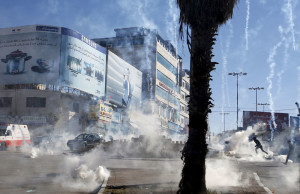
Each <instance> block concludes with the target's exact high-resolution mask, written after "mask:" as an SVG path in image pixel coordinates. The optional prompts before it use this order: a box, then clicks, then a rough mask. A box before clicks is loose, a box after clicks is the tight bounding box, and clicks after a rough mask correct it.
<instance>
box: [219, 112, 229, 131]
mask: <svg viewBox="0 0 300 194" xmlns="http://www.w3.org/2000/svg"><path fill="white" fill-rule="evenodd" d="M220 115H223V120H224V132H225V115H229V113H228V112H222V113H220Z"/></svg>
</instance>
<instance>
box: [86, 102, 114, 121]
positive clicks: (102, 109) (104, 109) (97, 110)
mask: <svg viewBox="0 0 300 194" xmlns="http://www.w3.org/2000/svg"><path fill="white" fill-rule="evenodd" d="M112 116H113V109H112V107H110V106H106V105H104V104H99V103H97V104H91V105H90V106H89V114H88V118H89V120H94V121H97V120H101V121H105V122H111V120H112Z"/></svg>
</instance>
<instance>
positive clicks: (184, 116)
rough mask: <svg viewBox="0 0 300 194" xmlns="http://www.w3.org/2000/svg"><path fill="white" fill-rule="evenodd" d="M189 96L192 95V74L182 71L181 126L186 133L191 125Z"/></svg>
mask: <svg viewBox="0 0 300 194" xmlns="http://www.w3.org/2000/svg"><path fill="white" fill-rule="evenodd" d="M189 95H190V72H189V71H188V70H186V69H185V70H183V71H182V81H181V86H180V125H181V127H183V128H184V129H185V130H186V131H187V130H188V124H189V108H188V105H189V104H188V103H189V99H190V98H189Z"/></svg>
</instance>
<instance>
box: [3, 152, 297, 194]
mask: <svg viewBox="0 0 300 194" xmlns="http://www.w3.org/2000/svg"><path fill="white" fill-rule="evenodd" d="M91 157H93V158H91ZM0 163H1V167H0V170H1V173H0V180H1V181H0V193H25V192H27V193H29V192H30V193H31V192H32V193H90V192H98V191H99V185H101V184H100V183H102V182H101V181H100V182H95V181H94V179H92V178H91V177H93V176H95V174H96V173H95V174H93V173H94V172H95V171H94V169H95V167H96V166H97V165H101V166H103V167H105V168H107V169H108V170H109V171H110V177H109V179H108V180H107V183H106V186H107V187H120V186H122V187H129V186H130V187H135V186H136V187H138V186H139V187H141V186H144V187H145V188H146V187H147V185H148V186H149V185H155V186H156V187H159V188H160V189H162V190H168V191H173V192H175V191H176V190H177V187H178V183H179V181H180V175H181V169H182V161H181V160H180V159H168V158H148V159H146V158H122V157H115V156H111V155H108V154H107V153H103V152H101V151H99V150H93V151H91V152H89V153H86V154H81V155H78V154H71V153H68V152H65V153H62V154H56V155H49V154H40V155H38V156H36V157H35V158H32V157H31V156H30V154H29V153H28V152H25V153H24V152H21V151H2V152H0ZM80 166H81V167H83V166H85V167H86V168H81V167H80ZM79 168H81V170H84V171H81V172H80V173H78V174H79V175H80V176H82V177H83V178H82V177H81V179H80V178H78V175H77V176H76V175H74V170H78V169H79ZM255 173H256V174H257V175H258V180H257V177H255V176H256V175H255ZM83 175H84V176H83ZM206 181H207V187H208V188H209V189H210V190H212V191H218V192H220V193H242V192H245V193H247V192H248V193H249V192H250V193H251V192H252V193H267V192H268V191H269V192H273V193H276V194H277V193H278V194H279V193H282V194H292V193H293V194H295V193H300V191H299V190H300V189H299V163H294V164H293V163H289V164H288V165H287V166H286V165H284V164H282V163H280V162H274V161H269V160H266V161H260V162H257V161H245V160H239V159H236V158H228V157H227V158H220V157H218V158H210V159H207V175H206ZM264 187H265V188H264Z"/></svg>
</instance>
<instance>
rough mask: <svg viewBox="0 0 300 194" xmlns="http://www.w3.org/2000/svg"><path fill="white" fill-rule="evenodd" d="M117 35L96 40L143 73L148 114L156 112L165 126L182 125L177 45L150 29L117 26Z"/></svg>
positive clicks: (144, 98) (144, 105)
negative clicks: (175, 46)
mask: <svg viewBox="0 0 300 194" xmlns="http://www.w3.org/2000/svg"><path fill="white" fill-rule="evenodd" d="M115 32H116V37H111V38H98V39H93V41H95V42H96V43H98V44H100V45H101V46H103V47H106V48H107V49H110V50H112V51H113V52H115V53H116V54H117V55H118V56H120V57H121V58H122V59H124V60H125V61H127V62H128V63H130V64H132V65H133V66H134V67H136V68H137V69H139V70H140V71H141V72H142V99H143V100H142V101H143V109H144V112H146V113H153V114H154V115H155V116H156V117H157V118H158V122H159V123H160V125H161V127H162V128H163V129H169V130H172V131H178V130H182V128H181V126H180V87H179V80H180V72H181V69H180V68H181V67H182V65H181V63H182V61H181V58H180V57H179V56H178V55H177V53H176V50H175V48H174V46H173V45H172V44H171V43H170V42H169V41H165V40H163V39H162V38H161V37H160V36H159V34H158V33H157V32H156V31H154V30H150V29H147V28H139V27H133V28H121V29H115Z"/></svg>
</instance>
